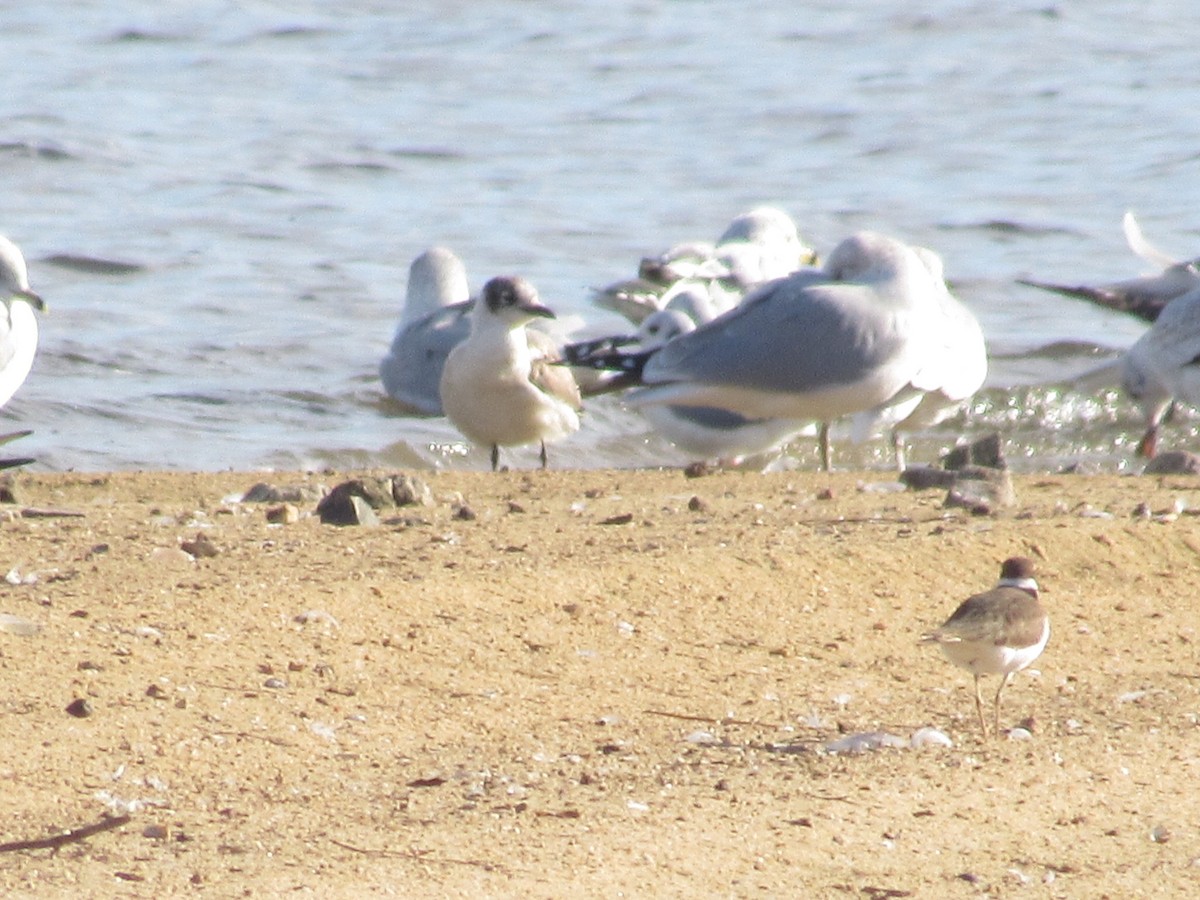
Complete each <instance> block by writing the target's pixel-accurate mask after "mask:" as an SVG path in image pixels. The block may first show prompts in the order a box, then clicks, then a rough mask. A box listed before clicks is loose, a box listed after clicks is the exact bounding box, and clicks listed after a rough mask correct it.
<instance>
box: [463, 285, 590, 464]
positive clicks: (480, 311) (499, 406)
mask: <svg viewBox="0 0 1200 900" xmlns="http://www.w3.org/2000/svg"><path fill="white" fill-rule="evenodd" d="M539 317H541V318H549V319H553V318H554V313H553V312H551V311H550V310H549V309H547V308H546V307H545V306H542V305H541V303H540V302H539V301H538V295H537V291H536V290H535V289H534V287H533V285H532V284H530V283H529V282H528V281H526V280H525V279H524V278H520V277H517V276H500V277H497V278H493V279H492V280H491V281H489V282H488V283H487V284H485V285H484V286H483V293H482V296H480V298H479V300H478V301H476V303H475V308H474V309H473V310H472V312H471V333H470V334H469V335H468V336H467V338H466V340H464V341H463V342H462V343H460V344H458V346H456V347H455V348H454V349H453V350H451V351H450V354H449V356H447V357H446V365H445V368H444V369H443V370H442V378H441V384H440V393H441V400H442V408H443V409H444V410H445V413H446V416H447V417H448V418H449V419H450V421H451V422H452V423H453V424H454V426H455V427H456V428H457V429H458V430H459V431H461V432H462V433H463V435H464V436H465V437H466V438H467V439H468V440H470V441H471V442H473V443H476V444H481V445H483V446H485V447H490V448H491V459H492V470H493V471H495V470H496V468H498V466H499V463H500V448H501V447H508V446H516V445H520V444H533V443H540V444H541V462H542V468H545V467H546V442H547V441H554V440H558V439H560V438H563V437H566V436H567V435H569V434H571V433H573V432H575V431H577V430H578V429H579V415H578V413H579V410H580V409H581V408H582V402H581V400H580V396H579V386H578V385H577V384H576V382H575V379H574V376H572V375H571V372H570V370H569V369H568V368H567V367H566V366H560V365H554V364H551V362H550V361H548V360H546V359H544V358H540V357H538V356H536V355H535V353H534V352H533V351H532V350H531V348H530V344H529V338H528V336H527V335H526V333H525V326H526V325H527V324H528V323H529V322H532V321H533V320H534V319H537V318H539Z"/></svg>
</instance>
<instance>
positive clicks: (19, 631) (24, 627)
mask: <svg viewBox="0 0 1200 900" xmlns="http://www.w3.org/2000/svg"><path fill="white" fill-rule="evenodd" d="M41 630H42V626H41V625H39V624H37V623H36V622H30V621H29V620H28V619H22V618H21V617H20V616H14V615H11V614H10V613H0V631H3V632H4V633H5V634H16V635H20V636H21V637H29V636H30V635H33V634H37V633H38V632H39V631H41Z"/></svg>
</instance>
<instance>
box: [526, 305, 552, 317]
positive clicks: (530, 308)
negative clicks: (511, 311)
mask: <svg viewBox="0 0 1200 900" xmlns="http://www.w3.org/2000/svg"><path fill="white" fill-rule="evenodd" d="M521 309H522V310H524V311H525V312H527V313H528V314H529V315H531V316H540V317H541V318H543V319H557V318H558V316H556V315H554V313H553V312H552V311H551V310H550V309H549V308H547V307H545V306H542V305H541V304H540V303H522V304H521Z"/></svg>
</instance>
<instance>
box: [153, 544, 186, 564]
mask: <svg viewBox="0 0 1200 900" xmlns="http://www.w3.org/2000/svg"><path fill="white" fill-rule="evenodd" d="M150 561H151V562H153V563H155V564H157V565H161V564H164V563H165V564H170V565H188V566H190V565H192V564H193V563H195V561H196V558H195V557H194V556H192V555H191V554H190V553H188V552H187V551H186V550H183V549H181V548H179V547H155V548H154V549H153V550H151V551H150Z"/></svg>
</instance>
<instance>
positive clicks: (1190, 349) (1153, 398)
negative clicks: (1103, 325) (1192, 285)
mask: <svg viewBox="0 0 1200 900" xmlns="http://www.w3.org/2000/svg"><path fill="white" fill-rule="evenodd" d="M1122 366H1123V370H1122V377H1121V385H1122V387H1123V388H1124V390H1125V392H1126V393H1127V394H1129V396H1130V397H1131V398H1132V399H1133V400H1134V401H1135V402H1136V403H1137V404H1138V406H1139V407H1141V410H1142V414H1143V416H1144V417H1145V421H1146V431H1145V434H1144V435H1143V436H1142V439H1141V440H1140V441H1139V442H1138V445H1137V453H1138V455H1139V456H1144V457H1146V458H1148V459H1152V458H1153V457H1154V455H1155V454H1156V453H1157V451H1158V433H1159V428H1160V426H1161V424H1162V422H1163V419H1164V418H1165V416H1166V415H1167V411H1168V410H1169V409H1170V407H1171V404H1172V402H1173V401H1174V400H1177V399H1178V400H1183V401H1184V402H1186V403H1190V404H1192V405H1193V406H1194V405H1197V404H1200V287H1197V288H1196V289H1194V290H1192V291H1190V292H1188V293H1186V294H1184V295H1183V296H1181V297H1176V298H1175V299H1174V300H1172V301H1171V302H1170V303H1168V304H1167V305H1166V306H1165V307H1163V310H1162V312H1161V313H1160V314H1159V316H1158V318H1157V319H1156V320H1155V321H1154V324H1153V325H1151V326H1150V328H1149V329H1148V330H1147V331H1146V333H1145V334H1143V335H1142V336H1141V337H1140V338H1138V339H1137V340H1136V341H1135V342H1134V344H1133V346H1132V347H1130V348H1129V349H1128V350H1127V351H1125V355H1124V357H1123V358H1122Z"/></svg>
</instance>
